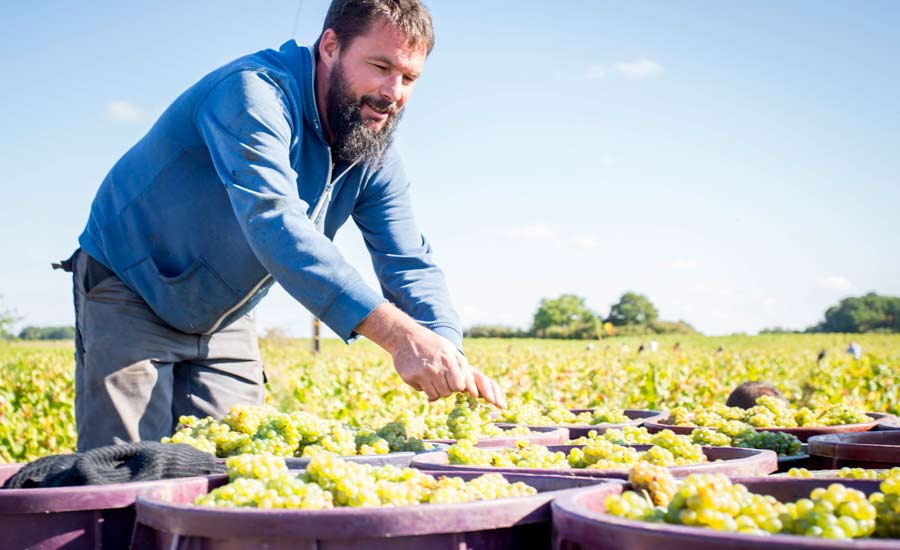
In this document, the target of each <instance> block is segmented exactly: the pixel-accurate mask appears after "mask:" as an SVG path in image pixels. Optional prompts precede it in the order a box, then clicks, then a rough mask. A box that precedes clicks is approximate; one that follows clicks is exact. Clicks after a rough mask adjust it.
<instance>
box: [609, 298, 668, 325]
mask: <svg viewBox="0 0 900 550" xmlns="http://www.w3.org/2000/svg"><path fill="white" fill-rule="evenodd" d="M658 318H659V310H657V309H656V306H654V305H653V302H651V301H650V299H649V298H647V296H645V295H643V294H638V293H637V292H626V293H625V294H623V295H622V297H621V298H619V301H618V302H617V303H615V304H613V306H612V308H611V309H610V310H609V317H607V318H606V320H607V321H609V322H610V323H612V324H613V325H615V326H617V327H618V326H625V325H648V324H650V323H652V322H653V321H656V320H657V319H658Z"/></svg>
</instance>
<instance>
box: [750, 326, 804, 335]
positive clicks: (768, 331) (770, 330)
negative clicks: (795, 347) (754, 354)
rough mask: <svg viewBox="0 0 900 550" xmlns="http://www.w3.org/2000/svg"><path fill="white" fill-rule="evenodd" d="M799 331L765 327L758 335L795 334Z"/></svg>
mask: <svg viewBox="0 0 900 550" xmlns="http://www.w3.org/2000/svg"><path fill="white" fill-rule="evenodd" d="M798 332H800V331H799V330H794V329H790V328H784V327H766V328H764V329H762V330H760V331H759V334H796V333H798Z"/></svg>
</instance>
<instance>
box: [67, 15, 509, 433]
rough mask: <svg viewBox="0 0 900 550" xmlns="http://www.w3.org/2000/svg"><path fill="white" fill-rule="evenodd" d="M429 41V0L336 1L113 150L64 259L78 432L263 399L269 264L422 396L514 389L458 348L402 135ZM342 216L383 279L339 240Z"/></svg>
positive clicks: (162, 423) (151, 425)
mask: <svg viewBox="0 0 900 550" xmlns="http://www.w3.org/2000/svg"><path fill="white" fill-rule="evenodd" d="M433 45H434V34H433V31H432V23H431V17H430V15H429V13H428V11H427V10H426V8H425V7H424V6H423V5H422V4H421V3H420V2H419V1H418V0H334V1H333V2H332V4H331V6H330V8H329V10H328V14H327V15H326V18H325V22H324V25H323V30H322V33H321V35H320V36H319V38H318V40H316V42H315V44H314V45H312V46H300V45H298V44H297V43H296V42H294V41H293V40H289V41H288V42H286V43H284V44H283V45H282V46H281V47H280V48H279V49H277V50H275V49H273V50H264V51H260V52H257V53H254V54H251V55H247V56H245V57H241V58H239V59H237V60H235V61H233V62H231V63H228V64H226V65H224V66H222V67H220V68H218V69H216V70H214V71H213V72H211V73H209V74H208V75H206V76H205V77H203V78H202V79H201V80H200V81H199V82H197V83H196V84H194V85H192V86H191V87H189V88H188V89H187V90H186V91H185V92H184V93H182V94H181V96H179V97H178V98H177V99H176V100H175V101H174V102H173V103H172V104H171V105H170V106H169V107H168V108H167V109H166V110H165V112H164V113H163V114H162V115H161V117H160V118H159V120H158V121H157V122H156V124H155V125H154V126H153V127H152V128H151V129H150V130H149V132H148V133H147V134H146V135H145V136H144V137H143V138H141V140H140V141H138V143H137V144H135V145H134V147H132V148H131V149H130V150H129V151H128V152H127V153H125V155H124V156H123V157H122V158H121V159H119V161H118V162H117V163H116V164H115V166H113V168H112V170H111V171H110V172H109V174H108V175H107V176H106V178H105V179H104V181H103V183H102V185H101V186H100V189H99V191H98V192H97V195H96V197H95V198H94V201H93V204H92V207H91V213H90V217H89V219H88V222H87V226H86V228H85V230H84V232H83V233H82V234H81V236H80V238H79V244H80V249H79V250H77V251H76V252H75V254H73V256H72V257H71V258H69V260H66V261H64V262H60V264H56V266H55V267H62V268H64V269H67V270H73V280H74V287H75V289H74V293H75V311H76V327H77V334H76V352H75V357H76V372H75V378H76V381H75V386H76V388H75V390H76V395H75V418H76V424H77V428H78V449H79V450H86V449H90V448H94V447H99V446H102V445H107V444H112V443H120V442H126V441H136V440H158V439H160V438H162V437H163V436H166V435H169V434H171V433H172V431H173V429H174V428H175V426H176V423H177V421H178V417H179V416H180V415H197V416H207V415H211V416H214V417H221V416H223V415H224V414H225V413H226V412H227V411H228V409H229V408H230V407H231V406H232V405H234V404H238V403H246V404H262V403H263V397H264V394H265V387H264V385H263V384H264V381H265V374H264V373H263V365H262V362H261V360H260V354H259V348H258V344H257V335H256V327H255V324H254V318H253V314H252V312H253V309H254V307H255V306H256V305H257V304H258V303H259V301H260V300H261V299H262V298H263V296H265V294H266V293H267V292H268V290H269V288H270V287H271V286H272V285H273V284H274V283H276V282H277V283H279V284H280V285H281V286H282V287H283V288H284V289H285V290H286V291H287V292H288V293H289V294H290V295H291V296H292V297H293V298H294V299H296V300H297V302H299V303H300V304H302V305H303V306H305V307H306V309H308V310H309V311H310V312H312V314H313V315H315V316H316V317H317V318H319V319H321V320H322V321H323V322H324V323H325V324H327V325H328V326H329V327H331V329H332V330H334V332H336V333H337V334H338V335H339V336H340V337H341V338H342V339H344V340H345V341H348V342H349V341H351V340H353V339H355V338H356V337H358V336H360V335H362V336H365V337H367V338H369V339H370V340H372V341H374V342H375V343H376V344H378V345H379V346H381V347H382V348H384V349H385V350H387V351H388V352H389V353H390V354H391V356H392V358H393V364H394V367H395V368H396V370H397V373H398V374H399V376H400V378H401V379H402V380H403V381H404V382H406V383H407V384H409V385H410V386H412V387H413V388H415V389H416V390H420V391H422V392H424V393H425V394H426V395H427V396H428V398H429V399H432V400H434V399H438V398H440V397H446V396H449V395H450V394H451V393H453V392H456V391H468V392H469V393H471V394H473V395H476V396H481V397H484V398H485V399H487V400H488V401H490V402H492V403H495V404H498V405H501V406H502V405H503V404H504V396H503V392H502V391H501V389H500V387H499V386H498V385H497V383H496V382H494V381H493V380H491V379H490V378H489V377H487V376H485V375H484V374H482V373H481V372H480V371H478V370H476V369H474V368H472V367H471V366H470V365H469V364H468V362H467V361H466V357H465V356H464V355H463V354H462V352H461V350H462V329H461V326H460V321H459V318H458V316H457V314H456V312H455V310H454V308H453V307H452V305H451V303H450V298H449V294H448V291H447V285H446V283H445V280H444V275H443V273H442V272H441V270H440V269H439V268H438V266H437V265H436V264H435V262H434V260H433V259H432V255H431V246H430V245H429V243H428V241H427V240H426V239H425V237H424V236H423V235H422V233H421V232H420V231H419V228H418V226H417V225H416V222H415V219H414V216H413V210H412V205H411V202H410V193H409V188H410V182H409V179H408V178H407V176H406V174H405V172H404V169H403V163H402V162H401V160H400V156H399V153H398V151H397V147H396V146H395V144H394V140H393V137H394V131H395V129H396V126H397V123H398V122H399V120H400V118H401V116H402V114H403V112H404V109H405V107H406V104H407V102H408V101H409V99H410V97H411V95H412V92H413V89H414V87H415V84H416V82H417V80H418V79H419V77H420V76H421V75H422V72H423V69H424V66H425V60H426V58H427V57H428V55H429V53H430V52H431V49H432V47H433ZM350 218H352V219H353V221H354V222H355V224H356V226H357V227H359V229H360V231H361V232H362V234H363V237H364V239H365V243H366V246H367V247H368V250H369V253H370V255H371V258H372V263H373V265H374V267H375V272H376V274H377V275H378V279H379V282H380V287H381V292H378V291H376V290H373V289H372V288H370V287H369V286H368V285H367V284H366V283H365V282H364V281H363V278H362V276H361V275H360V274H359V273H358V272H357V271H356V269H354V268H353V267H352V266H351V265H350V264H349V263H347V261H346V260H345V259H344V257H343V256H342V255H341V253H340V252H339V251H338V249H337V248H336V247H335V246H334V244H333V243H332V239H333V238H334V236H335V233H337V231H338V229H339V228H340V227H341V226H342V225H344V223H345V222H346V221H347V220H348V219H350ZM298 312H299V308H298Z"/></svg>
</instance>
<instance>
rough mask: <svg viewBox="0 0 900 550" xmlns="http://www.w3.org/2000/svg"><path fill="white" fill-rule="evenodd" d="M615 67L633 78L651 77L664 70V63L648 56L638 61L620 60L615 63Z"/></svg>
mask: <svg viewBox="0 0 900 550" xmlns="http://www.w3.org/2000/svg"><path fill="white" fill-rule="evenodd" d="M613 68H614V69H615V70H616V71H618V72H619V73H621V74H623V75H625V76H629V77H633V78H650V77H652V76H657V75H659V74H661V73H662V72H663V67H662V65H660V64H659V63H657V62H656V61H651V60H650V59H647V58H641V59H638V60H636V61H619V62H618V63H613Z"/></svg>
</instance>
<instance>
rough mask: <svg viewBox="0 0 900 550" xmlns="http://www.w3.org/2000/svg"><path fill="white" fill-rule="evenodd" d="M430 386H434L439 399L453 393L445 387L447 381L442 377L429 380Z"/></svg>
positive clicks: (448, 387)
mask: <svg viewBox="0 0 900 550" xmlns="http://www.w3.org/2000/svg"><path fill="white" fill-rule="evenodd" d="M431 384H432V386H434V389H435V391H437V394H438V395H439V396H440V397H447V396H448V395H450V394H452V393H453V392H452V391H450V386H449V385H447V380H446V379H445V377H444V375H437V376H434V377H433V378H432V379H431Z"/></svg>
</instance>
